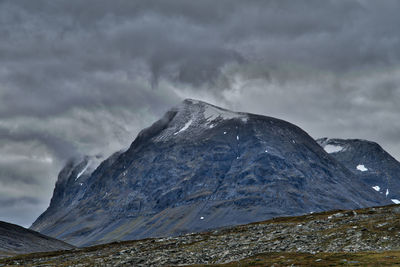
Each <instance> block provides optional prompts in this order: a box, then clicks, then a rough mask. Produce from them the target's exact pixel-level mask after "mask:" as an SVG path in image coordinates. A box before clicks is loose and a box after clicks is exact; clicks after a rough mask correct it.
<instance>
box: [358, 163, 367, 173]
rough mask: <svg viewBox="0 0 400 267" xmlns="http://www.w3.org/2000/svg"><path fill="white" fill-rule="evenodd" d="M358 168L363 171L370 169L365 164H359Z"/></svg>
mask: <svg viewBox="0 0 400 267" xmlns="http://www.w3.org/2000/svg"><path fill="white" fill-rule="evenodd" d="M356 168H357V170H359V171H361V172H366V171H368V169H367V168H366V167H365V166H364V165H363V164H358V165H357V167H356Z"/></svg>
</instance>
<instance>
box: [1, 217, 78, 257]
mask: <svg viewBox="0 0 400 267" xmlns="http://www.w3.org/2000/svg"><path fill="white" fill-rule="evenodd" d="M72 248H74V246H72V245H69V244H67V243H65V242H63V241H60V240H57V239H54V238H51V237H48V236H45V235H42V234H40V233H38V232H35V231H32V230H29V229H25V228H23V227H21V226H18V225H15V224H11V223H6V222H1V221H0V257H3V256H10V255H16V254H22V253H30V252H40V251H53V250H61V249H72Z"/></svg>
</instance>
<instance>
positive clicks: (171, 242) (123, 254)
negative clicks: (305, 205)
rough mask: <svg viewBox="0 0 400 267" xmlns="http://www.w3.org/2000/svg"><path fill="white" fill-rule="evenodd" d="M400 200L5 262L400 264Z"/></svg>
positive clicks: (90, 263)
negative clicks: (386, 204)
mask: <svg viewBox="0 0 400 267" xmlns="http://www.w3.org/2000/svg"><path fill="white" fill-rule="evenodd" d="M396 250H400V206H397V205H392V206H385V207H377V208H367V209H361V210H354V211H332V212H324V213H318V214H309V215H304V216H298V217H286V218H276V219H272V220H268V221H265V222H260V223H252V224H248V225H241V226H237V227H231V228H226V229H219V230H215V231H212V232H206V233H199V234H189V235H184V236H179V237H173V238H154V239H144V240H138V241H125V242H117V243H110V244H105V245H99V246H93V247H87V248H82V249H74V250H69V251H58V252H48V253H36V254H27V255H21V256H18V257H14V258H6V259H2V260H0V266H7V265H24V266H44V265H45V266H93V265H96V266H163V265H167V266H170V265H193V264H198V265H203V264H228V265H233V266H236V265H238V264H240V265H254V264H255V265H269V264H274V263H275V264H278V265H275V266H286V265H287V266H291V265H292V266H300V265H310V264H311V263H312V264H315V265H325V264H328V263H329V264H344V263H345V264H350V265H360V264H361V265H363V266H364V265H367V264H371V265H374V261H375V264H377V263H379V264H385V263H386V264H389V265H393V264H400V253H399V252H397V251H396ZM354 259H355V260H354Z"/></svg>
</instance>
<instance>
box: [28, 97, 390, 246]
mask: <svg viewBox="0 0 400 267" xmlns="http://www.w3.org/2000/svg"><path fill="white" fill-rule="evenodd" d="M89 161H90V160H89ZM87 164H88V159H84V160H83V161H81V162H79V161H78V162H75V163H73V162H71V163H70V164H69V165H67V166H66V167H65V168H64V169H63V170H62V171H61V173H60V175H59V178H58V181H57V184H56V188H55V190H54V195H53V198H52V200H51V203H50V206H49V208H48V209H47V211H46V212H44V213H43V214H42V215H41V216H40V217H39V218H38V219H37V220H36V222H35V223H34V224H33V225H32V229H34V230H37V231H40V232H42V233H44V234H47V235H50V236H54V237H57V238H59V239H62V240H66V241H67V242H69V243H72V244H75V245H80V246H81V245H89V244H96V243H106V242H109V241H113V240H129V239H140V238H146V237H154V236H170V235H178V234H182V233H188V232H197V231H204V230H207V229H212V228H216V227H222V226H228V225H237V224H244V223H249V222H255V221H260V220H265V219H268V218H272V217H278V216H287V215H298V214H304V213H310V212H317V211H325V210H331V209H353V208H360V207H368V206H377V205H384V204H388V203H391V202H390V201H388V200H387V199H386V198H385V196H384V195H382V194H379V193H378V192H376V191H375V190H373V189H372V188H371V187H370V186H367V185H365V184H364V183H362V182H360V181H359V179H357V178H356V177H355V176H354V174H353V173H352V172H350V171H349V170H348V169H347V168H345V167H344V166H343V165H342V164H340V163H339V162H337V161H336V160H335V159H333V158H332V157H331V156H329V155H328V154H327V153H326V152H325V151H324V150H323V149H322V148H321V146H319V145H318V144H317V143H316V142H315V141H314V140H313V139H312V138H311V137H310V136H309V135H308V134H307V133H306V132H304V131H303V130H301V129H300V128H299V127H297V126H295V125H293V124H291V123H288V122H286V121H283V120H279V119H275V118H271V117H266V116H260V115H254V114H248V113H238V112H232V111H229V110H226V109H222V108H219V107H216V106H213V105H210V104H207V103H205V102H201V101H196V100H190V99H187V100H185V101H183V102H182V103H181V104H180V105H178V106H177V107H175V108H172V109H171V110H170V111H168V112H167V113H166V114H165V115H164V117H163V118H161V119H160V120H159V121H157V122H155V123H154V124H153V125H152V126H151V127H149V128H147V129H144V130H143V131H141V132H140V133H139V135H138V136H137V138H136V139H135V140H134V142H133V143H132V145H131V146H130V148H129V149H128V150H127V151H125V152H120V153H117V154H115V155H113V156H111V157H110V158H109V159H107V160H106V161H104V162H103V163H101V164H100V166H99V167H98V168H97V169H96V170H95V171H93V172H88V171H87V170H85V168H86V166H87Z"/></svg>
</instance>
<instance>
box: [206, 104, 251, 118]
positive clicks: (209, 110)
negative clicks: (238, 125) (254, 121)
mask: <svg viewBox="0 0 400 267" xmlns="http://www.w3.org/2000/svg"><path fill="white" fill-rule="evenodd" d="M203 106H204V113H203V114H204V118H205V119H206V120H207V121H208V122H212V121H214V120H216V119H219V118H220V119H222V120H230V119H235V118H240V119H242V121H243V122H247V116H246V115H244V114H240V113H237V112H233V111H229V110H224V109H221V108H218V107H215V106H212V105H210V104H206V103H203Z"/></svg>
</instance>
